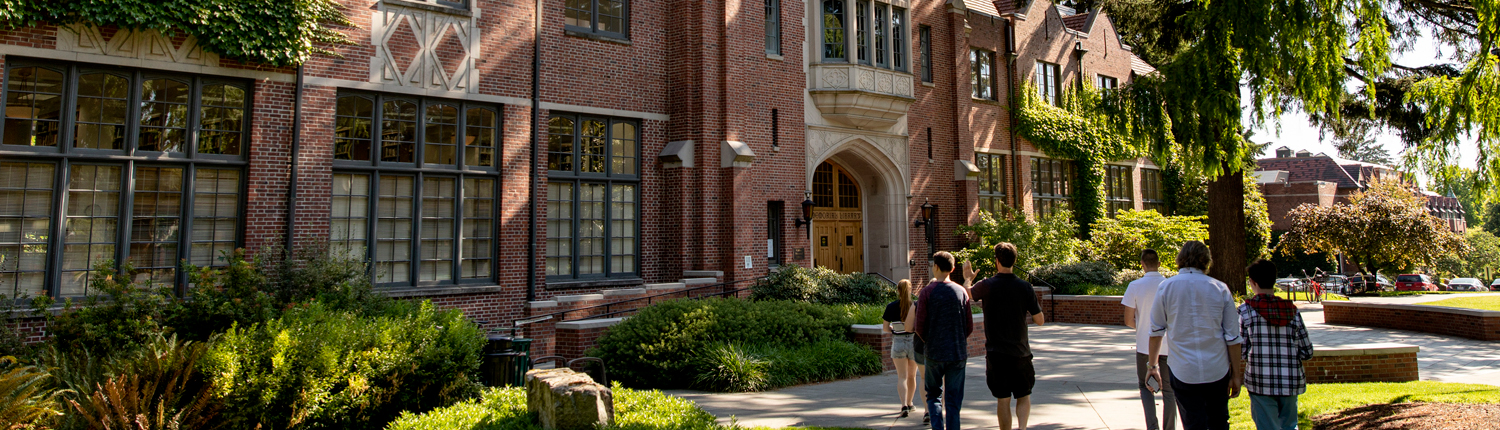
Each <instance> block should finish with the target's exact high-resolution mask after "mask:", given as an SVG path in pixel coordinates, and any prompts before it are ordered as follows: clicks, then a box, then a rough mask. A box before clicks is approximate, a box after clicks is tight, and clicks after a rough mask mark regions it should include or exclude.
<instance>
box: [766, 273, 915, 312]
mask: <svg viewBox="0 0 1500 430" xmlns="http://www.w3.org/2000/svg"><path fill="white" fill-rule="evenodd" d="M895 299H896V290H895V288H893V287H891V285H890V284H888V283H886V282H884V280H882V279H880V278H878V277H876V276H875V275H869V274H848V275H846V274H840V273H838V272H834V271H832V270H829V269H827V268H823V267H815V268H805V267H800V266H797V265H788V266H785V267H782V268H780V269H778V270H776V271H775V272H771V274H770V275H767V276H766V277H765V278H761V279H760V280H757V281H756V282H755V284H753V285H751V286H750V300H790V301H798V302H808V303H819V304H825V305H838V304H885V303H887V302H890V301H891V300H895Z"/></svg>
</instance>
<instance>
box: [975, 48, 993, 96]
mask: <svg viewBox="0 0 1500 430" xmlns="http://www.w3.org/2000/svg"><path fill="white" fill-rule="evenodd" d="M969 66H970V70H969V72H970V73H969V86H970V87H971V88H972V89H973V90H974V94H973V95H974V98H976V99H985V100H995V97H996V96H995V68H994V66H995V53H994V52H990V51H986V50H983V49H979V48H973V49H970V50H969Z"/></svg>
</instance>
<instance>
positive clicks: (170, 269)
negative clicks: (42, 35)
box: [0, 59, 252, 298]
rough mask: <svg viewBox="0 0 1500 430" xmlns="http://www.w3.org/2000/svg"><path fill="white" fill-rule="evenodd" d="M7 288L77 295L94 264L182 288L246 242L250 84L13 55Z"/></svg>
mask: <svg viewBox="0 0 1500 430" xmlns="http://www.w3.org/2000/svg"><path fill="white" fill-rule="evenodd" d="M4 80H5V83H4V88H3V96H0V97H3V99H4V100H5V119H4V122H3V123H0V295H5V296H7V297H11V298H16V297H22V296H53V297H76V296H83V295H88V294H93V293H95V292H93V291H89V283H90V280H91V278H92V276H93V275H94V271H93V269H95V268H96V267H97V266H98V265H100V264H103V263H113V265H114V268H115V269H117V270H118V269H123V268H124V267H126V266H127V265H128V267H130V268H132V270H131V271H130V272H128V273H127V276H130V277H131V278H132V279H133V280H136V281H141V282H150V283H153V284H155V285H158V286H161V287H165V288H172V289H181V288H185V287H186V284H187V283H186V279H185V276H184V275H183V273H182V271H181V270H179V269H180V267H181V265H182V263H184V262H187V263H190V264H194V265H199V266H217V265H222V264H223V262H224V259H223V257H224V256H226V255H227V254H228V253H229V252H231V251H232V250H233V249H234V248H235V247H237V246H239V245H240V244H241V243H242V239H241V236H242V228H241V226H242V222H241V220H242V218H243V211H244V195H245V191H244V188H245V183H246V181H245V178H244V175H245V157H244V154H245V151H246V149H247V148H248V143H249V140H248V137H247V136H248V135H249V118H250V109H251V106H250V100H252V98H251V96H250V83H249V82H246V81H243V80H237V79H218V78H214V77H207V76H195V75H184V74H176V73H168V72H157V71H148V70H133V69H123V68H115V67H104V66H94V65H86V64H69V63H54V62H43V61H37V62H32V61H27V60H23V59H10V60H9V61H7V62H6V65H5V70H4Z"/></svg>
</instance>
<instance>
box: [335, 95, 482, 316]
mask: <svg viewBox="0 0 1500 430" xmlns="http://www.w3.org/2000/svg"><path fill="white" fill-rule="evenodd" d="M334 114H335V125H334V129H335V132H334V169H335V171H334V175H333V193H332V202H331V203H332V215H331V219H330V230H331V231H330V233H329V240H330V242H331V245H332V248H333V250H334V252H339V253H343V254H344V255H348V256H352V257H354V258H359V259H363V260H366V261H370V262H371V263H373V264H372V265H371V270H372V271H373V273H372V277H373V279H374V280H375V282H376V283H377V284H378V285H381V286H387V287H403V286H430V285H449V284H459V283H491V282H494V255H495V246H496V243H495V211H496V204H497V201H496V199H495V196H496V193H497V191H498V187H499V177H498V174H499V168H498V166H497V163H496V153H495V150H496V148H497V147H498V145H499V139H500V137H499V136H500V111H499V107H498V106H494V105H489V104H483V103H467V102H460V101H454V100H444V99H430V98H418V97H405V96H395V95H387V94H375V93H362V92H344V93H340V94H339V97H338V103H337V106H336V108H335V112H334Z"/></svg>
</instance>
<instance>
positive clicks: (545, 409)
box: [526, 369, 615, 430]
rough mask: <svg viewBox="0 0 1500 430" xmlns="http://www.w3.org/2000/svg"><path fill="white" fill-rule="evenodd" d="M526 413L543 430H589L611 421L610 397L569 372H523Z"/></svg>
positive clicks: (590, 380)
mask: <svg viewBox="0 0 1500 430" xmlns="http://www.w3.org/2000/svg"><path fill="white" fill-rule="evenodd" d="M526 409H528V410H531V411H533V412H536V414H537V418H538V420H539V421H541V424H542V428H544V429H547V430H592V429H594V428H597V427H600V426H605V425H609V423H610V422H613V421H614V418H615V400H614V394H613V393H611V392H610V390H609V387H606V386H604V385H600V384H598V383H596V382H594V379H593V378H590V377H589V375H586V374H582V373H578V372H575V371H573V370H572V369H538V370H532V371H530V372H526Z"/></svg>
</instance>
